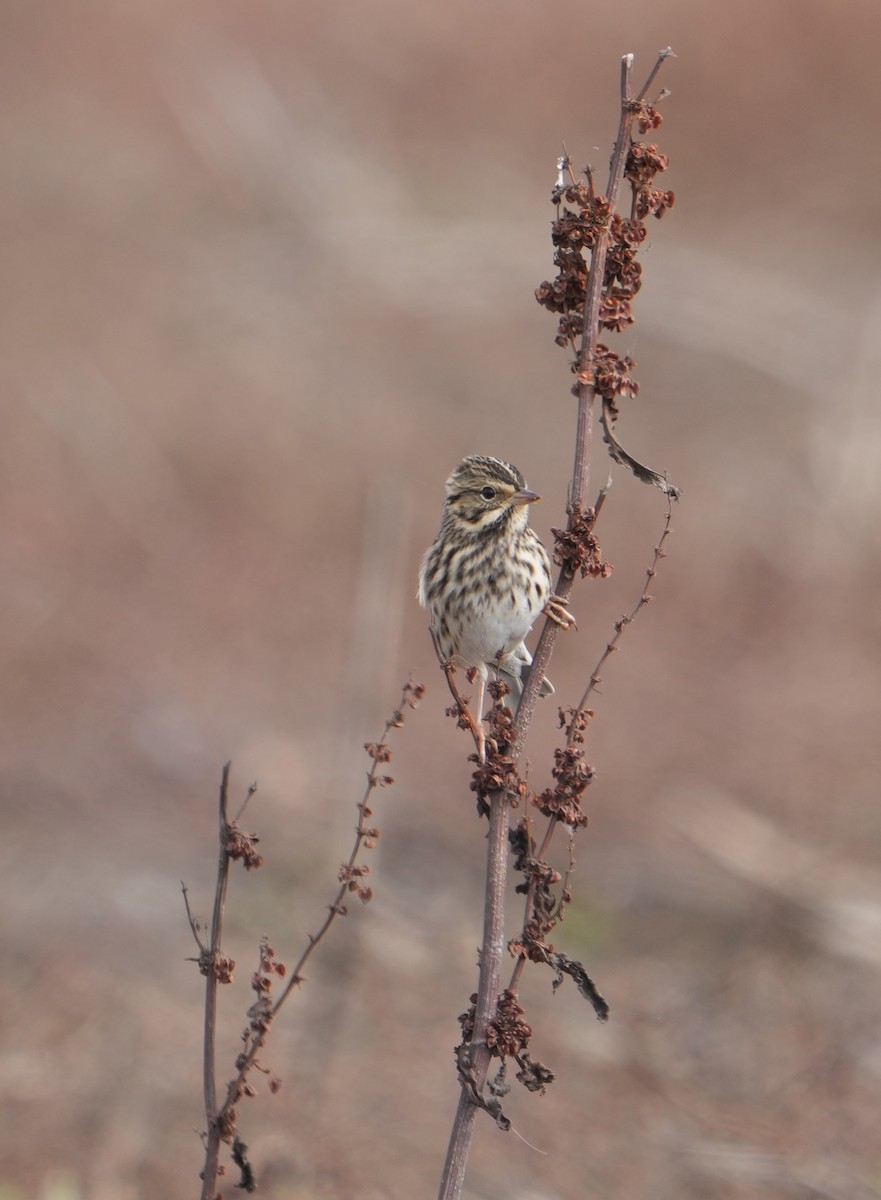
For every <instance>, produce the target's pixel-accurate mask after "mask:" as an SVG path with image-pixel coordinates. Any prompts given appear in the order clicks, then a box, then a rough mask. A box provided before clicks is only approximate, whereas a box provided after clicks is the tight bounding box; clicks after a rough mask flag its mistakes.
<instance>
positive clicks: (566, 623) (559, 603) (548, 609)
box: [543, 596, 578, 629]
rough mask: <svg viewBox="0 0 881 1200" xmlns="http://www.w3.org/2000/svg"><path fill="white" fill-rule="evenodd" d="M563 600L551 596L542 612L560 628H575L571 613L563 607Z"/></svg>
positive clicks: (564, 603)
mask: <svg viewBox="0 0 881 1200" xmlns="http://www.w3.org/2000/svg"><path fill="white" fill-rule="evenodd" d="M565 605H566V602H565V600H561V599H560V597H559V596H551V597H550V598H549V599H548V602H547V604H546V605H545V606H544V609H543V612H544V614H545V616H546V617H550V619H551V620H552V621H553V622H554V624H555V625H559V626H560V628H561V629H577V628H578V626H577V625H576V624H575V618H574V617H573V616H572V613H571V612H569V610H568V609H567V608H566V607H565Z"/></svg>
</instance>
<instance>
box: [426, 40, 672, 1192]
mask: <svg viewBox="0 0 881 1200" xmlns="http://www.w3.org/2000/svg"><path fill="white" fill-rule="evenodd" d="M671 53H672V52H671V51H670V50H669V48H668V49H666V50H663V51H661V53H660V54H659V55H658V58H657V61H656V63H655V65H654V67H653V69H652V71H651V72H650V74H649V76H648V78H647V79H646V81H645V83H644V85H643V86H642V88H641V89H640V91H639V92H638V93H636V94H634V91H633V86H632V69H633V56H632V55H625V56H624V58H623V59H622V64H621V116H620V122H619V128H618V135H617V138H616V140H615V145H614V150H613V153H612V160H611V166H610V171H609V179H608V184H607V187H606V191H605V194H598V193H597V192H596V191H595V189H594V181H593V175H592V172H591V171H590V170H589V169H588V170H586V171H585V180H579V179H577V178H576V177H575V175H574V174H573V173H572V170H571V164H570V160H569V158H568V156H564V157H563V158H561V159H560V160H559V162H558V178H557V184H556V187H555V188H554V192H553V200H554V203H555V205H556V210H557V217H556V220H555V222H554V226H553V240H554V245H555V248H556V250H555V256H554V262H555V265H556V266H557V267H558V271H559V273H558V276H557V278H556V279H555V280H554V281H553V282H552V283H543V284H542V285H541V286H540V287H539V288H538V289H537V291H536V299H537V300H538V301H539V303H540V304H542V305H544V306H545V307H547V308H549V309H550V310H551V311H552V312H554V313H556V314H558V317H559V320H558V332H557V337H556V341H557V343H558V344H559V345H561V346H563V347H564V348H567V349H569V350H571V352H572V354H573V361H572V371H573V373H574V374H575V377H576V383H575V386H574V387H573V389H572V390H573V393H574V394H575V396H576V398H577V420H576V434H575V456H574V466H573V473H572V480H571V484H570V489H569V502H568V505H567V517H568V520H567V524H566V527H565V529H563V530H554V535H555V538H556V548H555V552H554V560H555V562H556V563H557V565H558V566H559V567H560V573H559V577H558V581H557V584H556V587H555V589H554V592H555V596H556V597H558V598H559V600H560V601H561V603H562V604H567V602H568V599H569V596H570V593H571V591H572V586H573V583H574V581H575V579H576V577H577V576H579V575H580V576H581V577H582V578H584V577H585V576H587V575H591V576H592V577H598V578H602V577H604V576H606V575H608V573H609V571H610V570H611V567H610V566H609V564H608V563H606V562H605V561H604V559H603V557H602V553H601V551H600V548H599V544H598V542H597V539H596V535H595V532H594V530H595V526H596V522H597V518H598V516H599V513H600V510H601V508H602V506H603V503H604V501H605V496H606V489H604V490H603V491H602V492H601V493H600V496H599V498H598V500H597V502H596V504H595V505H594V507H593V508H588V507H586V506H585V497H586V495H587V489H588V484H589V478H590V465H591V449H592V441H593V421H594V409H595V407H596V405H597V404H599V407H600V419H601V422H602V427H603V431H604V440H605V442H606V444H607V446H608V449H609V453H610V455H611V457H612V458H613V459H614V460H615V461H616V462H618V463H620V464H622V465H624V466H626V467H627V468H628V469H629V470H630V471H631V472H632V473H633V474H635V475H636V476H637V478H639V479H641V480H643V481H645V482H649V483H652V484H653V485H654V486H656V487H657V488H659V489H660V490H661V491H662V492H663V493H664V494H665V495H666V496H667V519H666V523H665V526H664V531H663V534H662V536H661V538H660V541H659V542H658V545H657V546H656V549H655V554H654V558H653V560H652V563H651V565H650V567H649V568H648V571H647V581H646V587H645V589H644V591H643V594H642V596H641V597H640V599H639V601H638V602H637V604H636V606H635V607H634V609H633V610H632V612H631V613H630V614H629V615H627V616H625V617H622V618H621V620H620V621H619V622H618V623H617V624H616V628H615V633H614V635H613V637H612V639H611V640H610V642H609V643H608V645H607V647H606V650H605V651H604V652H603V655H602V656H601V658H600V661H599V662H598V664H597V666H596V667H595V668H594V670H593V672H592V673H591V677H590V680H589V682H588V684H587V687H586V689H585V692H584V695H583V696H582V698H581V700H580V701H579V703H578V704H577V705H576V706H574V707H569V708H561V710H560V722H561V726H564V727H565V728H566V741H565V744H564V746H562V747H560V748H559V749H558V750H556V751H555V764H554V767H553V769H552V772H551V774H552V776H553V779H554V781H555V782H554V785H553V786H549V787H548V788H546V789H545V791H544V792H542V793H541V795H536V794H535V793H534V792H532V791H531V789H530V788H529V787H528V786H527V784H526V782H525V781H524V779H523V778H522V776H521V775H520V772H519V763H520V759H521V756H522V752H523V742H524V737H525V734H526V732H527V730H528V729H529V726H530V723H531V720H532V716H533V712H534V710H535V704H536V701H537V699H538V695H539V689H540V685H541V681H542V679H543V678H544V677H545V675H546V674H547V668H548V663H549V661H550V658H551V654H552V652H553V649H554V644H555V641H556V636H557V629H558V625H557V624H556V623H555V622H554V621H553V620H550V619H549V620H547V621H546V622H545V625H544V628H543V630H542V633H541V637H540V639H539V642H538V646H537V648H536V652H535V656H534V662H533V666H532V670H531V672H530V675H529V678H528V680H527V682H526V684H525V687H524V690H523V694H522V696H521V698H520V703H519V705H518V707H517V710H516V712H515V713H514V714H513V716H512V714H511V713H510V711H509V710H508V709H507V708H506V707H505V704H504V697H505V694H506V692H507V690H508V689H507V688H506V686H505V684H504V683H502V682H501V681H499V680H497V681H495V682H493V683H491V684H490V685H489V691H490V694H491V695H492V697H493V702H494V703H493V707H492V709H491V710H490V713H489V714H488V717H487V720H488V726H489V736H488V738H487V753H486V760H485V761H480V760H479V758H478V755H472V756H471V757H472V760H473V761H475V762H476V763H477V769H476V770H475V772H474V779H473V782H472V789H473V790H475V791H476V792H477V796H478V812H479V813H481V814H485V815H487V816H488V818H489V831H488V835H487V878H486V893H485V903H484V926H483V942H482V946H481V952H480V973H479V980H478V989H477V992H476V994H475V995H474V996H473V997H472V1006H471V1008H470V1009H469V1010H468V1011H467V1012H466V1013H464V1014H463V1015H462V1017H461V1018H460V1019H461V1022H462V1030H463V1038H462V1043H461V1044H460V1046H459V1047H458V1048H457V1051H456V1061H457V1067H458V1073H459V1080H460V1084H461V1093H460V1097H459V1103H458V1107H457V1110H456V1115H455V1118H454V1122H453V1128H452V1133H451V1136H450V1142H449V1147H448V1150H447V1157H446V1162H445V1165H444V1171H443V1176H442V1179H441V1185H440V1192H439V1196H440V1200H458V1197H460V1196H461V1194H462V1188H463V1185H464V1181H465V1172H466V1167H467V1162H468V1155H469V1151H470V1147H471V1142H472V1138H473V1132H474V1122H475V1119H476V1116H477V1113H478V1111H480V1110H481V1109H483V1110H485V1111H487V1112H488V1113H489V1114H490V1115H491V1116H492V1117H493V1119H494V1120H495V1122H496V1124H497V1125H498V1126H499V1127H500V1128H501V1129H505V1130H506V1129H509V1128H510V1127H511V1123H510V1120H509V1118H508V1117H507V1116H506V1115H505V1113H504V1110H503V1108H502V1104H501V1099H502V1098H503V1097H504V1095H505V1094H506V1093H507V1091H508V1090H509V1084H508V1083H507V1078H506V1068H507V1062H508V1060H509V1059H513V1060H514V1062H515V1063H516V1064H517V1066H518V1068H519V1070H518V1073H517V1079H518V1081H519V1082H520V1083H522V1084H523V1085H524V1086H525V1087H526V1088H527V1089H528V1090H530V1091H537V1092H544V1090H545V1087H546V1085H547V1084H548V1083H550V1082H551V1081H552V1080H553V1078H554V1076H553V1072H552V1071H551V1070H549V1069H548V1068H547V1067H546V1066H544V1064H542V1063H540V1062H537V1061H536V1060H534V1059H532V1058H531V1056H530V1054H529V1050H528V1045H529V1040H530V1037H531V1035H532V1029H531V1028H530V1026H529V1024H528V1023H527V1021H526V1020H525V1014H524V1012H523V1009H522V1008H521V1007H520V1005H519V1003H518V1000H517V991H516V989H517V985H518V983H519V979H520V976H521V974H522V971H523V969H524V966H525V963H526V962H527V960H529V961H532V962H536V963H539V964H543V965H545V966H549V967H550V968H551V969H552V971H553V973H554V979H553V987H554V988H556V987H558V986H559V985H560V984H561V983H562V982H563V980H564V978H569V979H571V980H572V981H573V982H574V983H575V984H576V986H577V988H578V990H579V991H580V992H581V994H582V995H583V996H584V997H585V999H587V1000H588V1001H589V1003H590V1004H591V1005H592V1007H593V1009H594V1012H595V1013H596V1015H597V1017H599V1018H600V1019H601V1020H605V1019H606V1017H607V1015H608V1005H607V1004H606V1002H605V1000H603V998H602V996H601V995H600V993H599V991H598V990H597V988H596V986H595V985H594V983H593V981H592V980H591V979H590V977H589V975H588V974H587V972H586V971H585V969H584V967H583V966H582V964H581V963H579V962H577V961H576V960H574V959H571V958H569V957H568V956H567V955H565V954H563V953H562V952H560V951H557V950H555V948H554V947H553V946H552V945H551V944H550V943H549V942H548V940H547V938H548V935H549V933H550V932H551V930H552V929H553V928H554V927H555V926H556V925H557V924H558V923H559V922H560V921H561V920H562V919H563V915H564V912H565V908H566V906H567V904H568V903H569V901H570V900H571V893H570V890H569V882H570V876H571V873H572V869H573V865H574V857H573V854H572V836H573V834H574V831H575V830H576V829H578V828H581V827H583V826H585V825H586V824H587V816H586V814H585V813H584V811H583V809H582V807H581V797H582V795H583V793H584V791H585V789H586V788H587V787H588V785H589V784H590V782H591V780H592V778H593V770H592V768H591V767H590V766H589V765H588V763H587V761H586V759H585V757H584V750H583V748H582V746H583V743H584V741H585V736H586V731H587V727H588V724H589V722H590V719H591V717H592V716H593V713H592V712H591V710H589V709H588V708H587V707H586V705H587V701H588V699H589V697H590V696H591V694H592V692H593V691H594V689H595V687H596V685H597V683H598V682H599V671H600V669H601V667H602V666H603V664H604V663H605V661H606V659H607V658H608V657H609V655H610V654H611V653H612V652H613V651H614V650H615V649H616V648H617V644H618V640H619V638H620V636H621V634H622V632H623V630H624V628H625V627H626V625H627V624H629V622H630V621H631V620H632V619H633V618H634V617H635V616H636V614H637V613H638V612H639V611H640V609H641V608H642V607H643V606H644V605H645V604H646V603H647V601H648V599H649V598H650V597H649V595H648V586H649V584H650V581H651V579H652V578H653V577H654V574H655V571H656V569H657V566H658V563H659V561H660V558H661V557H662V555H663V550H662V547H663V543H664V541H665V540H666V538H667V536H668V534H669V532H670V519H671V505H672V501H673V500H674V499H678V496H679V490H678V489H677V488H676V487H674V486H673V485H672V484H670V483H669V482H668V480H667V479H666V476H664V475H662V474H659V473H658V472H656V471H653V470H651V469H650V468H648V467H645V466H643V465H642V464H640V463H638V462H637V461H636V460H635V459H634V458H632V457H631V456H630V455H629V454H628V453H627V451H626V450H624V448H623V447H622V446H621V444H620V442H619V441H618V439H617V437H616V436H615V433H614V430H613V427H614V424H615V421H616V419H617V416H618V403H619V400H620V398H621V397H626V396H634V395H636V392H637V390H638V385H637V383H636V382H635V380H634V379H633V378H632V375H631V370H632V368H633V366H634V363H633V361H632V360H631V359H630V358H629V357H627V356H619V355H617V354H615V353H614V352H613V351H612V350H611V349H610V348H609V347H607V346H606V345H605V344H604V343H603V342H601V341H600V337H601V335H602V332H603V330H608V331H618V332H620V331H621V330H623V329H625V328H627V327H628V326H629V325H630V324H631V323H632V322H633V314H632V309H631V303H632V300H633V298H634V297H635V295H636V293H637V291H638V290H639V287H640V285H641V273H642V267H641V264H640V263H639V262H638V261H637V254H638V250H639V247H640V245H641V244H642V241H643V240H644V238H645V236H646V227H645V224H644V220H645V218H646V217H648V216H654V217H657V218H659V217H661V216H663V214H664V212H665V211H666V210H667V209H668V208H670V207H672V205H673V199H674V197H673V193H672V192H668V191H661V190H659V189H656V188H655V187H654V186H653V185H654V180H655V176H656V175H657V174H658V173H659V172H660V171H663V170H665V169H666V166H667V159H666V157H665V156H664V155H662V154H661V153H660V152H659V151H658V149H657V147H656V146H654V145H645V144H644V143H642V142H639V141H634V139H633V127H634V125H636V126H637V127H638V129H639V132H640V134H645V133H647V132H648V131H649V130H653V129H656V128H658V126H659V125H660V124H661V116H660V113H659V112H658V109H657V102H658V100H660V99H661V98H663V96H664V95H665V94H666V93H662V94H661V96H659V97H658V98H657V100H655V101H649V100H648V99H647V96H648V92H649V89H650V88H651V86H652V84H653V82H654V79H655V77H656V75H657V73H658V71H659V70H660V68H661V66H662V65H663V63H664V61H665V60H666V59H667V58H668V57H669V56H670V54H671ZM625 179H627V180H628V182H629V183H630V203H629V205H627V206H625V207H624V210H623V211H621V208H620V207H619V199H618V197H619V191H620V189H621V185H622V182H623V180H625ZM439 657H440V656H439ZM441 665H442V667H443V669H444V672H445V674H446V677H447V682H448V684H449V686H450V691H451V693H452V695H453V699H454V704H453V706H452V708H451V709H449V710H448V712H449V713H450V714H451V715H453V716H454V717H455V718H456V719H457V722H458V724H459V725H460V726H461V727H463V728H465V729H467V730H469V731H470V733H471V734H472V736H473V737H474V740H475V743H476V744H478V745H479V736H478V722H479V721H480V720H481V717H482V714H481V713H479V712H478V713H472V712H471V710H470V708H469V706H468V701H467V700H466V699H464V698H463V697H462V695H461V692H460V691H459V689H458V686H457V684H456V680H455V669H454V668H453V667H452V665H451V664H450V663H449V662H443V661H442V663H441ZM520 805H523V806H524V809H525V810H526V814H527V815H525V816H523V817H522V818H521V820H520V821H519V823H518V825H517V827H516V828H515V829H514V830H509V810H510V809H512V808H517V807H519V806H520ZM532 808H537V809H538V811H539V813H541V814H542V815H543V816H544V817H545V818H546V819H547V826H546V829H545V832H544V834H543V836H542V838H541V842H540V844H539V843H537V841H536V839H535V837H534V836H533V830H532V818H531V815H529V814H530V811H531V809H532ZM559 824H563V825H565V826H566V827H567V828H568V830H569V836H570V844H569V862H568V866H567V868H566V871H565V874H564V875H562V876H561V874H560V873H559V872H557V871H554V870H553V869H552V868H551V867H550V866H549V864H548V863H547V862H546V861H545V856H546V853H547V851H548V848H549V846H550V842H551V838H552V836H553V832H554V830H555V829H556V827H557V825H559ZM509 843H510V846H511V848H512V849H513V851H514V856H515V861H514V866H515V869H516V870H518V871H519V872H520V873H521V874H522V876H523V882H522V883H521V884H520V885H519V887H518V891H520V892H522V893H524V894H525V897H526V906H525V914H524V920H523V926H522V928H521V931H520V933H519V935H518V936H517V937H516V938H514V939H512V940H511V941H510V942H509V943H508V950H509V953H510V954H511V955H512V956H513V957H514V959H515V966H514V970H513V974H512V977H511V981H510V983H509V985H508V987H507V988H505V989H504V990H502V989H501V967H502V958H503V954H504V950H505V934H504V897H505V886H506V875H507V854H508V848H509ZM555 889H558V890H557V891H555ZM493 1057H496V1058H498V1059H500V1061H501V1066H500V1069H499V1071H498V1073H497V1074H496V1076H495V1077H494V1078H493V1079H492V1080H491V1081H490V1082H489V1083H488V1082H487V1076H488V1069H489V1063H490V1060H491V1058H493Z"/></svg>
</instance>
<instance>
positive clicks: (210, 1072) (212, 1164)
mask: <svg viewBox="0 0 881 1200" xmlns="http://www.w3.org/2000/svg"><path fill="white" fill-rule="evenodd" d="M229 769H230V764H229V763H228V762H227V763H224V764H223V772H222V774H221V778H220V852H219V855H218V860H217V886H216V888H215V890H214V911H213V913H212V916H211V940H210V942H209V944H208V953H209V955H210V959H209V961H210V963H211V964H213V963H214V962H215V961H216V959H217V956H218V955H219V953H220V943H221V938H222V934H223V909H224V904H225V903H226V886H227V882H228V881H229V862H230V858H229V853H228V851H227V841H226V832H227V811H228V806H229ZM184 896H185V898H186V892H185V893H184ZM187 912H188V913H189V904H187ZM190 925H191V927H192V928H193V932H194V933H195V927H194V926H193V922H192V918H191V919H190ZM196 940H197V941H198V938H197V939H196ZM216 1045H217V973H216V971H214V970H212V969H209V970H208V971H207V972H206V975H205V1032H204V1042H203V1048H202V1079H203V1091H204V1096H205V1121H206V1126H205V1128H206V1129H207V1131H208V1132H207V1135H206V1141H205V1166H204V1167H203V1170H202V1193H201V1200H212V1197H213V1196H214V1195H215V1194H216V1188H217V1168H218V1163H219V1159H220V1126H219V1123H218V1120H217V1085H216V1082H215V1080H216Z"/></svg>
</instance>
